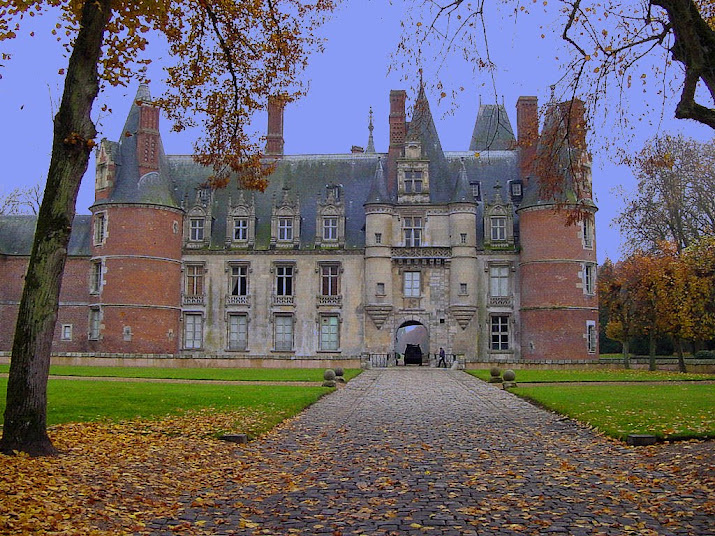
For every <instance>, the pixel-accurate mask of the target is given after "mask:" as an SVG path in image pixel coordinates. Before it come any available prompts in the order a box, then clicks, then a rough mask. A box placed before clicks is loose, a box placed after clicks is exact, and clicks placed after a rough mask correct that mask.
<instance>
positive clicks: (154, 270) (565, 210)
mask: <svg viewBox="0 0 715 536" xmlns="http://www.w3.org/2000/svg"><path fill="white" fill-rule="evenodd" d="M389 97H390V116H389V129H390V142H389V147H388V148H387V149H388V150H387V152H385V153H378V152H375V150H374V146H373V145H372V144H371V143H370V142H368V151H351V152H349V153H346V154H341V155H324V156H315V155H308V156H301V155H284V154H283V144H284V140H283V109H284V102H283V101H282V100H281V99H280V98H274V99H271V100H270V102H269V132H268V137H267V140H268V143H267V147H266V153H267V155H268V156H267V157H268V158H270V159H271V160H273V161H275V163H276V167H275V171H274V173H273V175H272V176H271V178H270V184H269V187H268V189H267V190H266V191H265V192H263V193H260V192H249V191H242V190H240V189H238V188H237V186H236V185H235V184H232V185H230V186H229V187H227V188H226V189H222V190H211V189H209V188H208V187H207V186H206V179H207V178H208V176H209V175H210V171H209V170H207V169H205V168H202V167H200V166H198V165H197V164H195V163H194V162H193V160H192V159H191V158H190V157H185V156H170V155H165V154H164V152H163V148H162V144H161V137H160V129H159V110H158V109H157V108H156V107H154V106H153V105H152V101H151V96H150V95H149V92H148V88H146V87H144V86H142V87H141V88H140V90H139V93H138V94H137V97H136V98H135V101H134V104H133V105H132V107H131V110H130V113H129V116H128V118H127V123H126V126H125V128H124V130H123V132H122V135H121V138H120V141H119V142H116V143H115V142H111V141H107V140H103V141H102V143H101V144H100V146H99V148H98V154H97V173H96V181H95V185H96V200H95V203H94V205H93V206H92V207H91V212H92V214H91V216H78V217H77V219H76V221H75V226H74V228H73V236H72V241H71V247H70V252H69V253H70V257H69V261H68V264H67V269H66V271H65V275H64V279H63V287H62V296H61V300H60V302H61V303H60V310H59V316H58V322H57V333H56V338H55V343H54V347H53V351H54V352H56V353H57V354H87V355H103V356H107V357H108V358H110V357H113V356H114V357H117V356H122V357H124V358H129V359H131V358H132V356H137V357H136V359H137V362H139V361H140V360H141V361H142V362H144V361H143V360H146V358H147V356H149V357H151V356H153V355H156V356H163V357H164V358H175V359H185V358H199V359H207V358H214V359H219V360H224V362H233V363H236V364H239V365H241V364H242V365H255V364H256V363H266V360H269V361H270V362H271V363H281V362H282V363H288V362H290V363H293V364H300V365H301V366H306V365H310V364H316V365H319V366H323V365H324V364H325V363H326V362H330V361H335V360H340V361H345V362H356V360H358V359H359V358H360V356H364V355H365V354H389V355H395V352H398V353H403V352H404V350H405V345H406V344H407V343H408V342H412V343H415V342H416V343H418V344H419V345H420V346H421V347H422V350H423V352H426V353H436V352H437V351H438V350H439V348H440V347H444V348H445V350H446V351H447V352H448V353H454V354H459V355H463V356H464V357H465V359H466V360H467V361H468V362H469V361H510V362H511V361H519V360H521V361H529V360H542V359H559V360H586V359H590V358H594V357H595V352H596V347H595V345H596V340H595V334H596V333H597V332H598V327H597V325H596V323H597V302H596V295H595V273H596V270H595V263H596V248H595V233H594V226H593V213H595V210H596V209H595V206H594V205H593V203H592V202H591V201H590V199H589V200H586V201H587V202H586V203H584V202H583V201H584V200H580V203H579V205H578V207H579V210H582V211H583V212H585V213H586V217H585V218H582V219H580V220H579V221H577V222H576V223H574V224H571V225H566V218H567V216H568V214H569V211H570V210H572V209H573V210H576V205H574V206H573V207H571V206H570V205H569V203H568V201H562V200H554V199H544V198H543V196H542V195H541V193H540V190H539V177H538V176H537V175H535V174H534V170H533V166H532V161H533V159H534V157H535V155H536V154H537V151H538V148H539V121H538V116H537V103H536V99H535V98H534V97H522V98H520V99H519V103H518V104H517V118H518V127H519V132H518V133H517V136H516V137H515V136H514V134H513V131H512V129H511V125H510V123H509V119H508V116H507V114H506V110H505V109H504V107H503V106H480V110H479V115H478V117H477V119H476V122H475V128H474V132H473V134H472V138H471V142H470V143H469V145H468V147H469V150H468V151H452V152H449V151H443V149H442V147H441V143H440V141H439V136H438V133H437V131H436V128H435V125H434V121H433V119H432V116H431V113H430V110H429V103H428V102H427V99H426V96H425V94H424V91H420V93H419V95H418V96H417V98H416V101H415V103H414V107H413V108H414V112H413V114H412V117H411V118H410V121H409V122H408V120H407V113H406V100H407V94H406V93H405V92H404V91H392V92H391V93H390V96H389ZM547 121H548V118H547ZM370 127H372V122H371V123H370ZM517 140H518V141H517ZM465 146H466V144H465ZM580 158H582V159H587V158H588V156H587V155H586V154H585V153H582V154H580ZM584 169H588V166H585V168H584ZM579 180H581V181H586V182H588V183H589V184H590V180H591V179H590V176H585V177H580V178H579ZM565 182H568V181H566V180H565ZM568 195H569V192H568V188H564V199H565V200H568V199H569V197H568ZM584 206H585V207H586V210H585V211H584V210H583V208H584ZM557 207H558V208H559V210H555V208H557ZM33 228H34V220H33V219H32V218H31V217H29V216H18V217H16V216H12V217H10V216H7V217H3V218H2V220H0V266H2V268H3V271H4V273H5V274H6V282H7V283H8V284H6V285H4V286H3V287H2V288H1V289H0V321H2V330H0V351H4V352H7V351H9V350H10V348H11V344H12V332H13V327H14V319H15V317H16V315H17V306H18V303H19V297H20V292H21V286H22V278H23V274H24V270H25V267H26V263H27V259H28V254H29V247H28V244H29V243H30V240H31V235H32V230H33ZM415 338H417V339H416V340H415ZM351 360H352V361H351ZM172 362H173V361H172Z"/></svg>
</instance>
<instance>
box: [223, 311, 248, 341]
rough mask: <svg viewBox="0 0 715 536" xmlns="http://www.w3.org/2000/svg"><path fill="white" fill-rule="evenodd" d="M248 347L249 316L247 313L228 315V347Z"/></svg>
mask: <svg viewBox="0 0 715 536" xmlns="http://www.w3.org/2000/svg"><path fill="white" fill-rule="evenodd" d="M247 348H248V316H247V315H245V314H230V315H228V349H229V350H246V349H247Z"/></svg>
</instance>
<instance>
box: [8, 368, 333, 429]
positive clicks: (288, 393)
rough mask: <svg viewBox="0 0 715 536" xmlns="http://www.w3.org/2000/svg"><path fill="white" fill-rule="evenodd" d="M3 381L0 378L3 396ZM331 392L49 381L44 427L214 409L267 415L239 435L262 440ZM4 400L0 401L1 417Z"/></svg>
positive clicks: (277, 387)
mask: <svg viewBox="0 0 715 536" xmlns="http://www.w3.org/2000/svg"><path fill="white" fill-rule="evenodd" d="M6 389H7V379H6V378H0V393H2V394H3V395H4V393H5V391H6ZM328 392H330V389H327V388H325V387H292V386H285V385H265V386H264V385H240V386H237V385H221V384H216V385H213V384H171V383H141V382H116V381H113V382H105V381H76V380H54V379H53V380H50V381H49V383H48V388H47V397H48V403H47V421H48V425H55V424H60V423H68V422H91V421H98V420H109V421H125V420H133V419H155V418H162V417H165V416H169V415H182V414H184V413H186V412H188V411H196V410H200V409H203V408H212V409H213V410H216V411H217V412H232V411H238V410H248V411H250V412H256V411H258V412H261V413H263V414H265V415H266V418H262V419H261V420H260V422H258V421H257V423H256V428H255V429H251V430H243V431H242V432H244V433H248V434H249V435H251V436H256V435H260V434H261V433H263V432H265V431H267V430H269V429H271V428H272V427H274V426H275V425H277V424H278V423H280V422H281V421H283V420H285V419H287V418H289V417H292V416H293V415H296V414H297V413H299V412H300V411H302V410H303V409H304V408H306V407H307V406H309V405H311V404H312V403H314V402H315V401H317V400H318V399H319V398H320V397H321V396H323V395H324V394H326V393H328ZM4 410H5V396H2V398H0V412H4Z"/></svg>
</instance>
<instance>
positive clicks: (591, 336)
mask: <svg viewBox="0 0 715 536" xmlns="http://www.w3.org/2000/svg"><path fill="white" fill-rule="evenodd" d="M597 337H598V331H597V330H596V322H594V321H593V320H587V321H586V349H587V351H588V353H589V354H595V353H596V350H597V346H598V345H597V343H598V339H597Z"/></svg>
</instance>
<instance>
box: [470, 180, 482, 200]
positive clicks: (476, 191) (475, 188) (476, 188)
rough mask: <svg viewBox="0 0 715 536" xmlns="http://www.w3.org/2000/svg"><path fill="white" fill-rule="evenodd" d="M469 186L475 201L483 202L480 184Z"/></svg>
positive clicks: (474, 183)
mask: <svg viewBox="0 0 715 536" xmlns="http://www.w3.org/2000/svg"><path fill="white" fill-rule="evenodd" d="M469 186H470V187H471V189H472V196H473V197H474V200H475V201H481V200H482V193H481V188H480V183H478V182H470V183H469Z"/></svg>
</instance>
